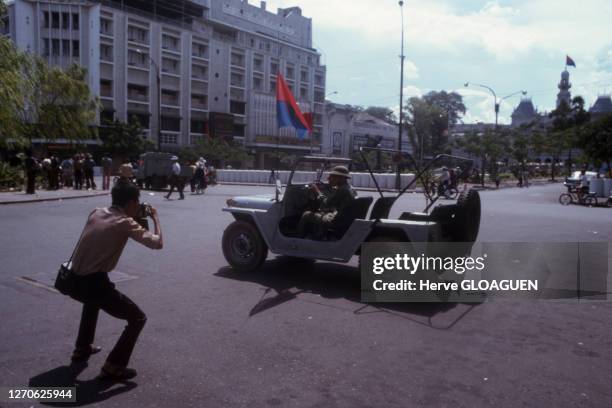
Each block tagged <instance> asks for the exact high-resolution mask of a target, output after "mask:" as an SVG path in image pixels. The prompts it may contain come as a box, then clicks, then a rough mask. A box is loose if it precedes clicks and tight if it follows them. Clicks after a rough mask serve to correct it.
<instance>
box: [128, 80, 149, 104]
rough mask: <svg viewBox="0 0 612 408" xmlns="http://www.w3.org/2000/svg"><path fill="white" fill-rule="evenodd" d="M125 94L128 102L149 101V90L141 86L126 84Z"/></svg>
mask: <svg viewBox="0 0 612 408" xmlns="http://www.w3.org/2000/svg"><path fill="white" fill-rule="evenodd" d="M127 93H128V95H127V98H128V100H130V101H141V102H148V100H149V88H148V87H146V86H143V85H136V84H128V85H127Z"/></svg>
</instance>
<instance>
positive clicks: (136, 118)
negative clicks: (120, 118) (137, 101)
mask: <svg viewBox="0 0 612 408" xmlns="http://www.w3.org/2000/svg"><path fill="white" fill-rule="evenodd" d="M127 116H128V121H129V122H130V123H138V125H139V126H140V127H141V128H143V129H149V115H148V114H146V113H140V112H129V111H128V113H127Z"/></svg>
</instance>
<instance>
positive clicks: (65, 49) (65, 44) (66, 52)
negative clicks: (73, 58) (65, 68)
mask: <svg viewBox="0 0 612 408" xmlns="http://www.w3.org/2000/svg"><path fill="white" fill-rule="evenodd" d="M62 56H64V57H69V56H70V40H62Z"/></svg>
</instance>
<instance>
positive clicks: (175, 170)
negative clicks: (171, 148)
mask: <svg viewBox="0 0 612 408" xmlns="http://www.w3.org/2000/svg"><path fill="white" fill-rule="evenodd" d="M184 186H185V183H183V182H182V180H181V165H180V164H179V162H178V157H176V156H172V174H171V176H170V191H169V192H168V194H167V195H166V199H168V200H169V199H170V195H171V194H172V192H173V191H174V188H176V190H177V191H178V192H179V195H180V196H179V200H184V199H185V195H184V194H183V188H184Z"/></svg>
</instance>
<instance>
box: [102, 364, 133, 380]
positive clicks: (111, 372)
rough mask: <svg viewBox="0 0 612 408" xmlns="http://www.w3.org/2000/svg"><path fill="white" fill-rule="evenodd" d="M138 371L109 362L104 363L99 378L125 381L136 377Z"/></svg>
mask: <svg viewBox="0 0 612 408" xmlns="http://www.w3.org/2000/svg"><path fill="white" fill-rule="evenodd" d="M137 374H138V373H137V372H136V370H134V369H133V368H127V367H117V366H114V365H110V364H109V363H106V364H104V367H102V370H100V375H98V379H100V380H106V381H125V380H129V379H131V378H134V377H136V375H137Z"/></svg>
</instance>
